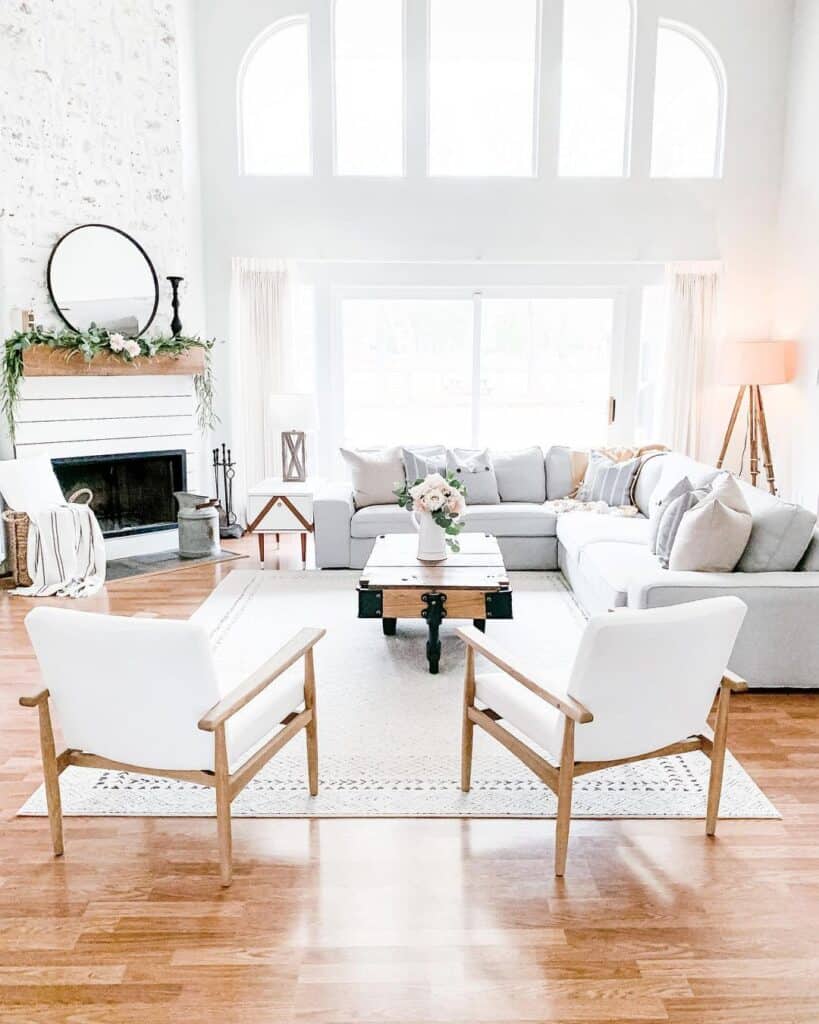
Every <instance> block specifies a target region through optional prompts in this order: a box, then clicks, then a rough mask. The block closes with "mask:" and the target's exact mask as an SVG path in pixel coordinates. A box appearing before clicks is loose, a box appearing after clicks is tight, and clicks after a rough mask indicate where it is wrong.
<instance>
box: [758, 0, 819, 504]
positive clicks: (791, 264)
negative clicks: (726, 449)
mask: <svg viewBox="0 0 819 1024" xmlns="http://www.w3.org/2000/svg"><path fill="white" fill-rule="evenodd" d="M817 126H819V0H797V3H796V8H795V14H794V23H793V49H792V62H791V77H790V96H789V106H788V124H787V133H786V139H785V166H784V174H783V185H782V206H781V214H780V222H779V248H778V268H779V275H778V285H779V289H778V294H777V298H776V310H775V322H774V330H775V333H776V336H777V337H780V338H794V339H796V340H797V341H799V342H800V353H801V366H800V372H799V377H798V379H797V380H796V381H795V382H794V383H793V384H791V385H787V386H785V387H783V388H776V389H771V390H770V392H769V393H772V392H778V394H776V395H775V397H774V396H773V394H771V397H772V398H773V399H774V401H775V403H776V404H775V405H774V406H773V407H772V406H771V402H770V401H769V403H768V416H769V419H771V418H775V422H776V423H777V424H778V429H779V434H780V437H781V439H782V443H781V444H780V445H779V450H778V451H775V452H774V458H775V459H776V460H777V462H780V461H781V460H783V459H786V458H787V455H788V454H790V462H791V472H792V476H793V481H794V486H793V493H794V497H795V498H796V499H797V500H799V501H801V502H803V503H804V504H806V505H808V506H809V507H810V508H816V509H817V510H819V387H818V386H817V384H818V383H819V376H818V375H819V133H818V132H817ZM786 442H787V447H786Z"/></svg>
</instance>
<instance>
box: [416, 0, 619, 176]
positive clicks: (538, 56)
mask: <svg viewBox="0 0 819 1024" xmlns="http://www.w3.org/2000/svg"><path fill="white" fill-rule="evenodd" d="M629 2H631V0H629ZM425 6H426V61H425V97H424V109H425V111H426V125H425V132H424V140H425V142H424V149H425V153H424V173H425V176H426V177H427V178H435V179H436V180H439V181H529V180H531V179H534V180H537V179H538V178H539V177H540V136H541V126H540V118H541V95H540V91H541V90H540V83H541V77H542V64H543V53H542V45H541V44H542V40H541V35H542V31H543V0H535V29H534V33H533V39H532V45H533V47H534V54H533V56H534V76H533V78H534V81H533V83H532V88H533V90H534V92H533V96H532V158H531V163H530V170H529V173H528V174H481V173H479V172H476V173H474V174H434V173H433V172H432V168H431V166H430V157H431V153H432V147H431V145H430V142H431V132H432V0H426V2H425Z"/></svg>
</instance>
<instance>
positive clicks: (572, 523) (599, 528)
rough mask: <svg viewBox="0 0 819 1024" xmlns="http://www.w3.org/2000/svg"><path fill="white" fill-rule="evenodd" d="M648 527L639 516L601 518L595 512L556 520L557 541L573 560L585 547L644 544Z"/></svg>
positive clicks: (566, 514) (563, 516) (566, 513)
mask: <svg viewBox="0 0 819 1024" xmlns="http://www.w3.org/2000/svg"><path fill="white" fill-rule="evenodd" d="M649 528H650V527H649V522H648V520H647V519H643V518H641V517H633V518H632V517H626V516H603V515H596V514H595V513H594V512H565V513H562V514H561V515H559V516H558V517H557V539H558V540H559V541H560V543H561V544H562V545H563V547H564V548H565V549H566V550H567V551H568V552H569V554H571V555H572V556H573V557H574V558H577V556H578V555H579V554H580V552H581V551H582V550H583V549H584V548H585V547H586V545H587V544H600V543H607V542H611V541H617V542H621V543H625V544H647V543H648V531H649Z"/></svg>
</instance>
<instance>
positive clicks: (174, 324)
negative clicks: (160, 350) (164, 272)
mask: <svg viewBox="0 0 819 1024" xmlns="http://www.w3.org/2000/svg"><path fill="white" fill-rule="evenodd" d="M167 280H168V281H170V282H171V309H172V310H173V318H172V319H171V334H172V335H173V336H174V337H175V338H178V337H179V335H180V334H181V333H182V321H181V320H180V319H179V285H180V284H181V283H182V281H184V280H185V278H184V277H173V276H169V277H168V278H167Z"/></svg>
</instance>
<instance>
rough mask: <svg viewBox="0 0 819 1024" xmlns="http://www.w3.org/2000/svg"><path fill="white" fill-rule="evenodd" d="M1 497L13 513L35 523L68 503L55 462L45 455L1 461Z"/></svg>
mask: <svg viewBox="0 0 819 1024" xmlns="http://www.w3.org/2000/svg"><path fill="white" fill-rule="evenodd" d="M0 494H1V495H2V496H3V501H5V503H6V504H7V505H8V507H9V508H10V509H13V510H14V511H15V512H25V513H26V515H28V516H29V518H31V519H34V518H36V516H38V515H39V514H40V512H42V511H44V510H45V509H47V508H49V507H50V506H51V505H61V504H63V503H64V502H65V497H64V495H63V492H62V490H61V488H60V485H59V483H58V482H57V477H56V476H55V475H54V469H53V467H52V465H51V460H50V459H48V458H46V457H45V456H44V455H38V456H36V457H35V458H31V459H6V460H4V461H0Z"/></svg>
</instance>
